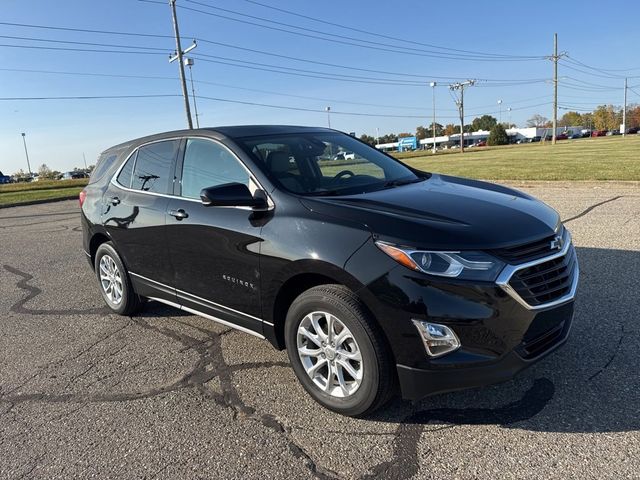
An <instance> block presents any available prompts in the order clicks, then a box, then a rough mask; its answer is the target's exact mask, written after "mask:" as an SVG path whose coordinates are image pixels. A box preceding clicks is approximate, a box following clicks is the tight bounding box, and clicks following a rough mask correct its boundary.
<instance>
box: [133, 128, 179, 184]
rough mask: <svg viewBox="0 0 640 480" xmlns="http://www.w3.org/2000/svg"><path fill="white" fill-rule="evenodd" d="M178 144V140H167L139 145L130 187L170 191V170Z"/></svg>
mask: <svg viewBox="0 0 640 480" xmlns="http://www.w3.org/2000/svg"><path fill="white" fill-rule="evenodd" d="M179 146H180V141H179V140H167V141H164V142H156V143H152V144H150V145H146V146H144V147H140V149H138V154H137V157H136V161H135V165H134V168H133V178H132V179H131V188H133V189H136V190H143V191H145V192H151V193H164V194H167V193H170V192H171V190H172V184H173V177H172V176H171V171H172V167H173V162H174V160H175V159H176V155H177V153H178V148H179Z"/></svg>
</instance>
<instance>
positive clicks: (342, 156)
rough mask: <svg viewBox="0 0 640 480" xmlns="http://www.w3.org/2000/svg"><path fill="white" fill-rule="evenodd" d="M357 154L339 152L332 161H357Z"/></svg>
mask: <svg viewBox="0 0 640 480" xmlns="http://www.w3.org/2000/svg"><path fill="white" fill-rule="evenodd" d="M355 159H356V154H355V153H353V152H339V153H336V154H335V155H334V156H333V159H332V160H355Z"/></svg>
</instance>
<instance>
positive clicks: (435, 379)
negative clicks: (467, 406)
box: [397, 302, 573, 400]
mask: <svg viewBox="0 0 640 480" xmlns="http://www.w3.org/2000/svg"><path fill="white" fill-rule="evenodd" d="M538 320H539V322H540V323H547V324H548V326H549V327H550V328H549V329H545V328H544V326H542V327H540V326H537V325H536V324H535V321H534V323H532V327H531V329H536V328H537V329H540V332H534V333H533V334H529V336H528V341H523V342H522V343H521V344H520V345H518V347H516V348H515V349H514V350H512V351H510V352H508V353H506V354H505V355H503V356H502V357H501V358H499V359H498V360H496V361H492V362H484V363H483V362H469V363H468V364H467V365H460V364H458V365H451V368H430V369H427V368H413V367H410V366H406V365H401V364H398V365H397V371H398V380H399V383H400V388H401V391H402V398H404V399H405V400H420V399H422V398H424V397H426V396H428V395H434V394H438V393H445V392H451V391H455V390H463V389H466V388H473V387H483V386H486V385H492V384H495V383H502V382H505V381H507V380H510V379H511V378H513V377H514V376H515V375H516V374H517V373H518V372H520V371H522V370H524V369H525V368H527V367H529V366H531V365H532V364H534V363H536V362H537V361H539V360H541V359H542V358H544V357H546V356H547V355H549V354H550V353H552V352H553V351H555V350H556V349H558V348H559V347H560V346H562V345H564V343H566V341H567V339H568V338H569V332H570V330H571V324H572V320H573V302H571V303H568V304H565V305H563V306H561V307H559V308H556V309H553V310H549V311H548V312H547V313H546V314H545V315H544V316H542V317H541V318H539V319H538Z"/></svg>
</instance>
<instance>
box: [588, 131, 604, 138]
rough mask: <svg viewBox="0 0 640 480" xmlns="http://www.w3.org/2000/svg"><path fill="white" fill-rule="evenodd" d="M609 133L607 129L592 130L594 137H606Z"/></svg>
mask: <svg viewBox="0 0 640 480" xmlns="http://www.w3.org/2000/svg"><path fill="white" fill-rule="evenodd" d="M606 135H607V130H594V131H593V132H591V136H592V137H604V136H606Z"/></svg>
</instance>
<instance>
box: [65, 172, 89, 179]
mask: <svg viewBox="0 0 640 480" xmlns="http://www.w3.org/2000/svg"><path fill="white" fill-rule="evenodd" d="M79 178H89V175H87V174H86V173H84V172H64V173H63V174H62V175H60V177H59V180H78V179H79Z"/></svg>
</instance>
